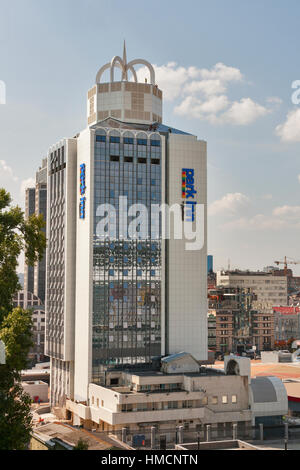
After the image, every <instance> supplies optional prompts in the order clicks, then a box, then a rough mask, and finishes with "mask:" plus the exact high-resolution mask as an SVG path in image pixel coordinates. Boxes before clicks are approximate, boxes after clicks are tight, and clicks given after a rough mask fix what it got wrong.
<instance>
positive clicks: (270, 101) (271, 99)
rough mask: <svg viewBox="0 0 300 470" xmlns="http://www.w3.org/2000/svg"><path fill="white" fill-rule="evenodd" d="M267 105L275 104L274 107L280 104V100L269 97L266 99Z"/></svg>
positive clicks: (276, 97) (275, 97)
mask: <svg viewBox="0 0 300 470" xmlns="http://www.w3.org/2000/svg"><path fill="white" fill-rule="evenodd" d="M266 101H267V103H271V104H276V105H279V104H281V103H282V99H281V98H279V97H278V96H269V97H268V98H267V99H266Z"/></svg>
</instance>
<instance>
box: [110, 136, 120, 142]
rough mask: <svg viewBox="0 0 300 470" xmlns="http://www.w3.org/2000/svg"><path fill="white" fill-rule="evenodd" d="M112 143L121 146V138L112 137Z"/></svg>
mask: <svg viewBox="0 0 300 470" xmlns="http://www.w3.org/2000/svg"><path fill="white" fill-rule="evenodd" d="M110 143H111V144H119V143H120V137H114V136H111V138H110Z"/></svg>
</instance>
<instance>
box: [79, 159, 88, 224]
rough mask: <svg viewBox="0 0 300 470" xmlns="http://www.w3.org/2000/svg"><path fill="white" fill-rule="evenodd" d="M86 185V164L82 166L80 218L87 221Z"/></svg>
mask: <svg viewBox="0 0 300 470" xmlns="http://www.w3.org/2000/svg"><path fill="white" fill-rule="evenodd" d="M85 191H86V184H85V163H83V164H82V165H80V195H81V198H80V204H79V217H80V219H85V203H86V197H85Z"/></svg>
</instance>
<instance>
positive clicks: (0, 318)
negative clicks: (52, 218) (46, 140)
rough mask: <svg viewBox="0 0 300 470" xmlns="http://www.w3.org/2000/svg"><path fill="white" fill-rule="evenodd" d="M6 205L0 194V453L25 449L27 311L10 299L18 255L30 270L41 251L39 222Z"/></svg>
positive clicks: (8, 200)
mask: <svg viewBox="0 0 300 470" xmlns="http://www.w3.org/2000/svg"><path fill="white" fill-rule="evenodd" d="M11 202H12V200H11V197H10V194H9V193H7V192H6V191H5V190H4V189H0V339H1V340H2V341H3V342H4V344H5V349H6V364H4V365H0V450H14V449H16V450H20V449H25V448H26V447H27V444H28V442H29V439H30V431H31V414H30V404H31V400H30V397H29V395H27V394H26V393H24V391H23V389H22V386H21V371H22V369H25V368H26V367H27V363H28V361H27V357H28V352H29V350H30V347H31V346H32V339H31V338H32V319H31V313H30V312H29V311H25V310H23V309H20V308H17V309H13V297H14V295H15V293H16V292H17V291H18V290H19V289H20V285H19V279H18V275H17V266H18V258H19V255H20V254H21V252H22V251H24V253H25V259H26V262H27V263H28V264H29V265H34V263H35V262H36V261H37V260H41V259H42V257H43V254H44V251H45V248H46V237H45V234H44V233H43V232H42V229H43V227H44V225H45V223H44V221H43V217H42V216H38V217H36V216H35V215H33V216H31V217H30V218H29V220H25V217H24V213H23V211H22V210H21V209H20V208H19V207H18V206H12V205H11Z"/></svg>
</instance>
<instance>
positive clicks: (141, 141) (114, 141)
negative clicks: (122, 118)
mask: <svg viewBox="0 0 300 470" xmlns="http://www.w3.org/2000/svg"><path fill="white" fill-rule="evenodd" d="M106 140H107V139H106V136H105V135H97V136H96V142H106ZM109 141H110V143H111V144H119V143H120V142H121V138H120V137H116V136H110V139H109ZM123 141H124V144H129V145H133V144H134V139H133V138H132V137H124V139H123ZM150 144H151V146H152V147H160V146H161V143H160V140H150ZM137 145H143V146H145V145H147V139H137Z"/></svg>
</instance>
